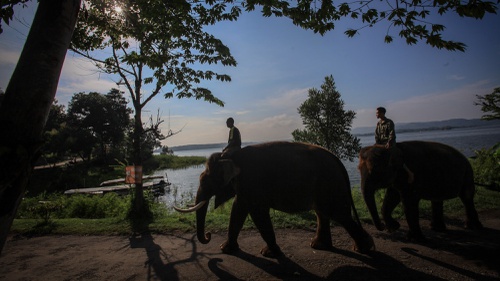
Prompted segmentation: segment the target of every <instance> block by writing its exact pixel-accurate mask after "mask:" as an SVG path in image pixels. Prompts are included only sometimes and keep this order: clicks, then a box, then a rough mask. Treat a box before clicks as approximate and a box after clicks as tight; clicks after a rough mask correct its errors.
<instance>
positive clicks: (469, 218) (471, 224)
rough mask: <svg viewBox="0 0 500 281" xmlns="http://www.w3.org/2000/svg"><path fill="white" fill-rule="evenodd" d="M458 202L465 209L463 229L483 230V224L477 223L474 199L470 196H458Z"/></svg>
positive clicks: (477, 217)
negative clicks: (459, 201) (460, 202)
mask: <svg viewBox="0 0 500 281" xmlns="http://www.w3.org/2000/svg"><path fill="white" fill-rule="evenodd" d="M460 200H462V203H463V204H464V207H465V228H467V229H483V224H481V222H480V221H479V216H478V215H477V211H476V207H474V199H473V197H472V196H460Z"/></svg>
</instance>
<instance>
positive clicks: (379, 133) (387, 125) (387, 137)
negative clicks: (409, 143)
mask: <svg viewBox="0 0 500 281" xmlns="http://www.w3.org/2000/svg"><path fill="white" fill-rule="evenodd" d="M385 113H386V109H385V108H384V107H378V108H377V113H376V116H377V119H380V121H378V122H377V127H376V129H375V144H376V145H380V146H384V147H385V148H387V149H389V150H390V152H391V157H393V158H395V159H396V161H395V162H396V163H398V162H401V164H402V165H403V168H404V169H405V171H406V172H407V173H408V183H412V182H413V180H414V175H413V172H412V171H410V169H409V168H408V167H407V166H406V165H405V164H404V161H403V157H402V155H401V152H400V151H399V150H398V149H397V148H396V129H395V126H394V122H392V120H391V119H389V118H387V117H385Z"/></svg>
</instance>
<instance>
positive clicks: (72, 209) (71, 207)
mask: <svg viewBox="0 0 500 281" xmlns="http://www.w3.org/2000/svg"><path fill="white" fill-rule="evenodd" d="M129 205H130V204H128V202H127V198H126V197H120V196H118V195H117V194H115V193H108V194H105V195H103V196H89V195H73V196H65V195H61V194H57V193H52V194H46V193H42V194H40V195H38V196H35V197H31V198H24V199H23V202H22V203H21V205H20V207H19V212H18V213H17V217H18V218H25V219H37V218H43V219H45V218H47V217H49V218H51V219H65V218H83V219H102V218H114V217H122V218H123V217H124V214H125V213H126V211H127V210H128V208H129ZM49 207H50V208H49ZM47 220H48V219H47Z"/></svg>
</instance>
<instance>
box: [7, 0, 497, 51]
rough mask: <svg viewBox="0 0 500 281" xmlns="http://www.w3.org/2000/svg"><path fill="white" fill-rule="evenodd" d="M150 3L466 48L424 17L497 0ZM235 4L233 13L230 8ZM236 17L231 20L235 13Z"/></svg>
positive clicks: (470, 14)
mask: <svg viewBox="0 0 500 281" xmlns="http://www.w3.org/2000/svg"><path fill="white" fill-rule="evenodd" d="M25 2H28V0H7V1H3V2H2V6H1V7H0V33H1V32H2V29H1V24H2V21H3V22H5V23H7V24H9V21H10V20H12V17H13V14H14V10H13V6H14V5H16V4H19V3H22V4H24V3H25ZM92 2H94V1H92ZM106 2H111V1H106ZM117 2H120V1H117ZM138 2H140V1H135V0H128V1H125V3H126V5H124V6H128V5H131V6H134V5H135V4H137V3H138ZM152 4H153V5H152V7H155V8H159V9H168V8H172V7H174V6H175V7H180V6H184V7H188V6H197V7H202V8H206V7H210V6H212V7H214V9H205V10H202V11H201V12H200V16H201V15H203V16H211V17H213V16H219V15H220V12H221V11H223V10H224V9H229V6H230V5H232V8H231V10H232V11H231V13H232V14H233V15H232V16H236V17H237V14H239V9H240V8H239V6H238V5H241V7H243V8H244V9H245V10H246V11H253V10H256V9H257V8H260V9H261V12H262V15H264V16H266V17H270V16H276V17H288V18H290V19H291V20H292V21H293V23H294V24H295V25H297V26H300V27H302V28H305V29H310V30H313V31H314V32H317V33H320V34H322V35H323V34H325V33H326V32H328V31H330V30H333V29H335V24H336V23H337V22H338V21H341V20H354V21H357V22H358V23H359V27H357V28H349V29H347V30H345V32H344V33H345V34H346V35H347V36H348V37H353V36H355V35H356V34H358V33H359V31H360V30H362V29H364V28H367V27H372V26H374V25H375V24H381V23H383V22H385V24H387V25H388V29H387V34H386V35H385V38H384V40H385V42H387V43H390V42H392V41H393V40H394V35H393V34H392V33H391V31H392V30H394V29H396V32H397V35H398V36H399V37H401V38H402V39H403V40H405V41H406V43H407V44H409V45H413V44H416V43H417V42H419V41H422V42H425V43H426V44H428V45H430V46H432V47H435V48H439V49H446V50H450V51H464V50H465V48H466V45H465V44H464V43H462V42H455V41H453V40H446V39H443V32H444V30H445V26H444V25H442V24H440V23H437V22H431V21H429V18H431V17H433V16H442V15H444V14H455V15H458V16H460V17H464V18H465V17H467V18H474V19H482V18H484V16H485V15H486V14H496V13H497V9H498V5H499V4H500V0H496V2H495V1H494V0H493V1H483V0H474V1H468V0H433V1H427V0H411V1H407V0H387V1H376V0H367V1H363V0H359V1H352V2H336V3H335V2H334V1H331V0H322V1H321V0H292V1H287V0H247V1H241V2H240V1H234V0H206V1H199V0H190V1H187V0H174V1H168V3H167V1H165V4H164V5H163V7H162V6H158V5H155V3H152ZM236 10H237V11H238V13H234V12H235V11H236ZM141 16H142V11H141ZM232 16H231V17H232ZM236 17H235V18H232V19H231V20H234V19H236ZM434 18H435V17H434ZM212 19H215V18H212ZM215 20H217V19H215ZM209 21H210V20H209ZM212 23H213V22H212Z"/></svg>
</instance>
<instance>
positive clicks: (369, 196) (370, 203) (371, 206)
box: [362, 186, 385, 231]
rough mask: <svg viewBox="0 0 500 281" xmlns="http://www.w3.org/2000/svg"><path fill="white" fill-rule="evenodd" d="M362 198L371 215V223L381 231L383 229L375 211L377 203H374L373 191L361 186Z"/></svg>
mask: <svg viewBox="0 0 500 281" xmlns="http://www.w3.org/2000/svg"><path fill="white" fill-rule="evenodd" d="M362 192H363V198H364V199H365V203H366V207H368V211H369V212H370V215H371V217H372V221H373V224H374V225H375V227H376V228H377V229H378V230H380V231H382V230H384V229H385V226H384V224H383V223H382V222H381V221H380V217H379V215H378V211H377V204H376V203H375V191H374V190H373V191H367V190H366V188H365V187H364V186H363V187H362Z"/></svg>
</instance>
